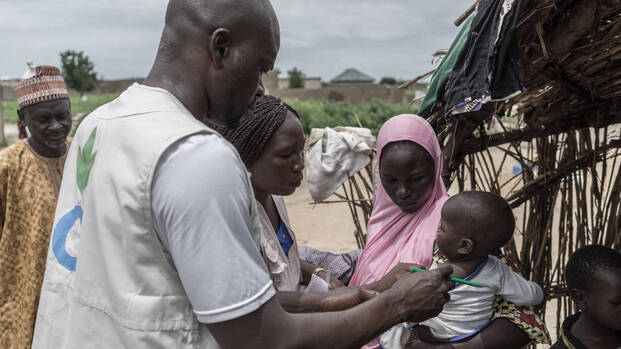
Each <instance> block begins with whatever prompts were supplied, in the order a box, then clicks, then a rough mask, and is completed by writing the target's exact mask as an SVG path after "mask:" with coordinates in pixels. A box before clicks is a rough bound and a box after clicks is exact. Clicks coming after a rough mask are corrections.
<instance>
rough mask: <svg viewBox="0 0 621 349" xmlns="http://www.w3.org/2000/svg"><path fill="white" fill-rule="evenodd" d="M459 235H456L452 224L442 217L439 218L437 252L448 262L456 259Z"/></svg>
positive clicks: (456, 231) (455, 227)
mask: <svg viewBox="0 0 621 349" xmlns="http://www.w3.org/2000/svg"><path fill="white" fill-rule="evenodd" d="M461 238H462V237H461V235H459V234H458V229H457V226H456V224H452V223H451V222H450V220H448V219H446V218H445V217H444V215H442V218H440V227H439V228H438V236H437V238H436V239H437V240H436V243H437V244H438V250H439V251H438V252H440V254H441V255H443V256H446V257H447V258H448V259H449V260H451V259H455V258H456V257H458V253H457V249H458V248H459V241H460V240H461Z"/></svg>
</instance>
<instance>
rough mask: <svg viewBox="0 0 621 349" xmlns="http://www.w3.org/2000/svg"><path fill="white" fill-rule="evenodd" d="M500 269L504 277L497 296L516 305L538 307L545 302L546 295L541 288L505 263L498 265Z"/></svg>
mask: <svg viewBox="0 0 621 349" xmlns="http://www.w3.org/2000/svg"><path fill="white" fill-rule="evenodd" d="M498 268H499V270H501V271H502V272H501V274H502V275H501V279H500V289H499V290H498V292H497V294H499V295H501V296H503V297H504V298H505V299H506V300H508V301H509V302H512V303H514V304H515V305H537V304H540V303H541V302H543V301H544V299H545V294H544V292H543V289H542V288H541V286H539V285H537V284H536V283H535V282H532V281H528V280H526V279H524V278H523V277H522V276H521V275H520V274H518V273H515V272H513V270H511V268H510V267H508V266H507V265H505V264H504V263H498Z"/></svg>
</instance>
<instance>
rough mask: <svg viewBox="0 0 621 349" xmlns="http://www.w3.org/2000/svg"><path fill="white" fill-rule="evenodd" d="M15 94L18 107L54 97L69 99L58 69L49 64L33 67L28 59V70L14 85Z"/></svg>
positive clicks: (53, 98) (50, 99)
mask: <svg viewBox="0 0 621 349" xmlns="http://www.w3.org/2000/svg"><path fill="white" fill-rule="evenodd" d="M15 95H16V96H17V103H18V104H19V107H20V108H24V107H27V106H29V105H32V104H35V103H40V102H47V101H52V100H55V99H64V98H66V99H69V92H68V91H67V86H65V80H63V75H62V73H61V72H60V69H58V68H56V67H53V66H49V65H42V66H38V67H36V68H35V67H34V65H33V64H32V62H31V61H28V71H26V73H25V74H24V76H22V78H21V80H20V81H19V83H18V84H17V86H15Z"/></svg>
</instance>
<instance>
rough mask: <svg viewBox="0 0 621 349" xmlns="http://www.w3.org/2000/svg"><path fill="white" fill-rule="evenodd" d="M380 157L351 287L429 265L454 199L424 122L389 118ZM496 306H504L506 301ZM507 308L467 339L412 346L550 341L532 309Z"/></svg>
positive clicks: (442, 347) (437, 149) (467, 347)
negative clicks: (397, 269)
mask: <svg viewBox="0 0 621 349" xmlns="http://www.w3.org/2000/svg"><path fill="white" fill-rule="evenodd" d="M377 158H378V161H379V165H378V169H377V172H376V192H375V201H374V204H373V212H372V213H371V219H370V220H369V224H368V226H367V245H366V247H365V248H364V251H363V252H362V256H361V257H360V259H359V260H358V264H357V266H356V271H355V273H354V275H353V277H352V280H351V282H350V284H349V285H350V286H360V285H364V284H369V283H372V282H375V281H377V280H379V279H381V278H382V276H384V275H386V274H387V273H388V272H389V271H390V270H391V269H392V268H393V267H394V266H396V265H398V264H399V263H415V264H419V265H422V266H425V267H429V266H430V265H431V263H432V258H433V253H434V243H435V240H436V235H437V230H438V226H439V224H440V212H441V210H442V206H443V205H444V202H445V201H446V200H447V199H448V194H447V192H446V188H445V186H444V182H443V181H442V177H441V173H442V164H443V161H442V153H441V149H440V145H439V144H438V140H437V138H436V135H435V132H434V131H433V129H432V128H431V126H430V125H429V124H428V123H427V121H425V120H424V119H423V118H421V117H419V116H417V115H398V116H395V117H393V118H391V119H390V120H388V121H387V122H386V123H385V124H384V125H383V126H382V128H381V130H380V132H379V135H378V137H377ZM505 304H506V301H505ZM495 307H498V308H503V306H501V303H499V304H498V305H495ZM503 309H504V310H502V309H495V311H497V312H498V314H495V318H494V320H493V321H492V323H491V325H490V326H488V327H487V328H485V329H484V330H483V331H481V332H480V333H479V334H477V335H476V336H474V337H471V338H470V339H468V340H467V341H464V342H460V343H439V344H427V343H423V342H418V343H417V344H415V345H413V346H411V347H409V348H419V347H420V348H436V349H445V348H451V349H456V348H460V349H462V348H463V349H472V348H477V349H481V348H499V347H502V348H505V349H508V348H521V347H522V346H523V345H526V344H527V343H528V342H529V341H530V340H534V341H538V342H545V339H546V338H545V337H546V336H547V333H546V332H545V326H544V325H543V322H541V320H540V319H538V318H536V317H535V316H534V313H532V310H530V311H529V310H528V309H522V308H516V307H515V306H512V305H509V304H506V306H504V308H503ZM503 312H504V313H503ZM529 337H530V338H529ZM369 348H379V343H378V341H377V339H375V340H374V341H372V342H371V343H368V344H367V345H366V346H364V349H369Z"/></svg>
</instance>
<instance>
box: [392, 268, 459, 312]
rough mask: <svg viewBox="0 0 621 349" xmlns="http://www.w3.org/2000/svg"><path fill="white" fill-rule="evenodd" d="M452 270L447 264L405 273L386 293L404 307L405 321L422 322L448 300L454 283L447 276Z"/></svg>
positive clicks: (440, 308) (438, 310) (440, 309)
mask: <svg viewBox="0 0 621 349" xmlns="http://www.w3.org/2000/svg"><path fill="white" fill-rule="evenodd" d="M452 272H453V268H452V267H451V266H448V265H447V266H441V267H439V268H437V269H434V270H432V271H425V272H416V273H410V275H403V276H402V277H401V278H399V280H397V282H395V284H394V285H393V286H392V287H391V288H390V289H389V290H388V291H386V293H389V294H390V296H391V297H394V299H395V301H396V302H397V304H399V305H400V306H401V307H402V311H403V320H404V321H411V322H421V321H424V320H427V319H429V318H432V317H434V316H436V315H438V314H439V313H440V312H441V311H442V308H443V307H444V304H445V303H446V302H448V300H449V294H448V291H449V289H451V288H452V287H453V286H454V284H453V282H451V281H448V280H447V278H448V277H449V275H451V273H452Z"/></svg>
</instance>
